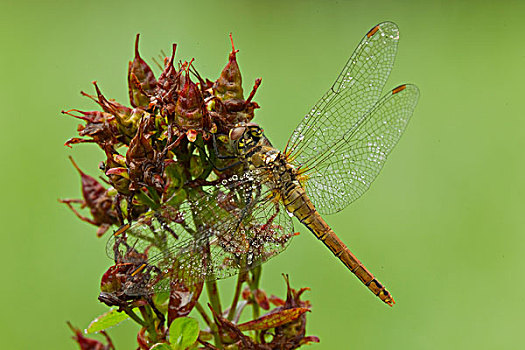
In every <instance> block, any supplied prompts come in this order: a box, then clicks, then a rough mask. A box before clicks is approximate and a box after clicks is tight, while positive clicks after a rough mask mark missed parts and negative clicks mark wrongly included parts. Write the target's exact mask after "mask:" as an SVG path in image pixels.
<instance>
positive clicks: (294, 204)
mask: <svg viewBox="0 0 525 350" xmlns="http://www.w3.org/2000/svg"><path fill="white" fill-rule="evenodd" d="M283 192H284V193H283V203H284V205H285V206H286V209H287V210H288V211H289V212H290V213H292V214H293V215H294V216H295V217H296V218H297V219H298V220H299V221H300V222H301V223H303V224H304V225H305V226H306V227H308V229H309V230H310V231H311V232H312V233H313V234H314V235H315V236H316V237H317V238H318V239H319V240H320V241H322V242H323V243H324V244H325V245H326V246H327V247H328V249H330V251H331V252H332V253H333V254H334V255H335V256H336V257H337V258H338V259H339V260H341V262H342V263H343V264H344V265H345V266H346V267H347V268H348V269H349V270H350V271H351V272H352V273H353V274H355V275H356V276H357V278H359V280H360V281H361V282H363V284H364V285H365V286H367V287H368V289H370V291H371V292H372V293H374V294H375V295H376V296H378V297H379V298H380V299H381V300H382V301H384V302H385V303H386V304H388V305H390V306H392V305H393V304H394V303H395V302H394V299H393V298H392V296H391V294H390V292H388V291H387V290H386V288H385V287H384V286H383V285H382V284H381V283H379V281H378V280H377V279H376V278H375V277H374V275H373V274H372V273H371V272H370V271H368V269H367V268H366V267H365V266H364V265H363V264H362V263H361V262H360V261H359V259H357V257H356V256H355V255H354V254H353V253H352V252H351V251H350V249H348V247H347V246H346V245H345V244H344V243H343V242H342V241H341V240H340V239H339V237H337V235H336V234H335V232H334V231H333V230H332V229H331V228H330V226H328V224H327V223H326V222H325V221H324V219H323V218H322V217H321V215H320V214H319V213H318V212H317V210H316V209H315V207H314V205H313V204H312V202H311V201H310V199H309V198H308V195H307V194H306V193H305V191H304V189H303V188H302V187H300V186H296V185H289V186H285V188H284V191H283Z"/></svg>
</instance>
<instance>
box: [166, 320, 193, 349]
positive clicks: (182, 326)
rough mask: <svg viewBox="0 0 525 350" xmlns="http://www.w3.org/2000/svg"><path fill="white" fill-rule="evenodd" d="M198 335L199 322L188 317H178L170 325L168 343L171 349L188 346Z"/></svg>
mask: <svg viewBox="0 0 525 350" xmlns="http://www.w3.org/2000/svg"><path fill="white" fill-rule="evenodd" d="M198 337H199V322H197V320H195V319H193V318H190V317H179V318H176V319H175V320H173V322H172V323H171V325H170V344H171V348H172V349H173V350H184V349H187V348H188V347H190V346H191V345H192V344H193V343H195V341H197V338H198Z"/></svg>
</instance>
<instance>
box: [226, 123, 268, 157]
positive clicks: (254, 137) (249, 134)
mask: <svg viewBox="0 0 525 350" xmlns="http://www.w3.org/2000/svg"><path fill="white" fill-rule="evenodd" d="M229 136H230V137H229V139H230V144H231V146H232V148H233V149H234V150H235V152H236V153H237V154H239V155H244V154H246V153H247V152H248V151H249V150H250V149H252V148H253V147H255V146H257V144H258V143H259V142H260V141H261V139H262V138H263V137H264V133H263V129H262V128H261V127H260V126H259V125H257V124H255V123H247V124H241V125H237V126H236V127H235V128H233V129H231V130H230V135H229Z"/></svg>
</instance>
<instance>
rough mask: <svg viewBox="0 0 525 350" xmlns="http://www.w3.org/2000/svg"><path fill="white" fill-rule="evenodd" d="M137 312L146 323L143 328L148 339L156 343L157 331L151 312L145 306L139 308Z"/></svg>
mask: <svg viewBox="0 0 525 350" xmlns="http://www.w3.org/2000/svg"><path fill="white" fill-rule="evenodd" d="M139 310H140V313H141V314H142V317H144V320H145V321H146V324H145V328H146V330H147V331H148V334H149V339H150V340H151V341H152V342H153V343H156V342H157V340H158V337H157V329H156V328H155V319H154V318H153V317H152V313H151V310H150V309H149V307H147V306H139Z"/></svg>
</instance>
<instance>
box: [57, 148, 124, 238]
mask: <svg viewBox="0 0 525 350" xmlns="http://www.w3.org/2000/svg"><path fill="white" fill-rule="evenodd" d="M69 159H70V160H71V162H72V163H73V166H74V167H75V168H76V169H77V170H78V172H79V174H80V178H81V183H82V197H83V199H59V201H60V202H61V203H64V204H66V205H67V206H68V207H69V208H70V209H71V210H72V211H73V212H74V213H75V215H76V216H77V217H78V218H79V219H80V220H82V221H85V222H88V223H90V224H92V225H95V226H98V230H97V236H98V237H100V236H102V235H103V234H104V233H105V232H106V231H107V230H108V229H109V227H110V226H111V225H114V224H115V225H118V223H119V221H118V219H117V213H116V211H115V209H114V205H113V198H112V197H110V196H109V195H108V193H107V190H106V189H105V188H104V187H103V186H102V185H101V184H100V183H99V182H98V181H97V180H95V179H94V178H93V177H91V176H89V175H87V174H85V173H84V172H83V171H82V170H80V168H79V167H78V165H77V164H76V163H75V161H74V160H73V158H72V157H69ZM73 204H79V205H80V208H85V207H88V208H89V211H90V213H91V218H88V217H86V216H83V215H81V214H80V213H79V212H78V211H77V210H76V209H75V207H74V206H73Z"/></svg>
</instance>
